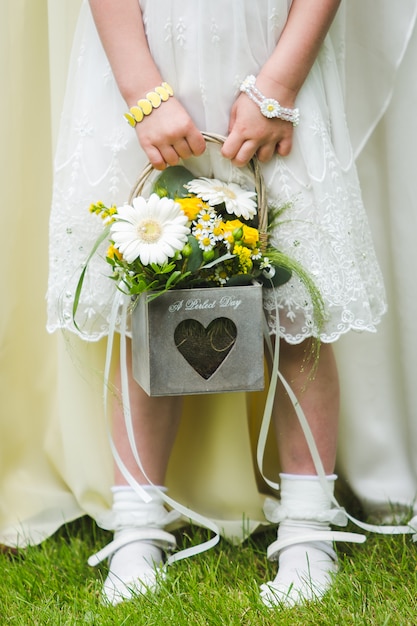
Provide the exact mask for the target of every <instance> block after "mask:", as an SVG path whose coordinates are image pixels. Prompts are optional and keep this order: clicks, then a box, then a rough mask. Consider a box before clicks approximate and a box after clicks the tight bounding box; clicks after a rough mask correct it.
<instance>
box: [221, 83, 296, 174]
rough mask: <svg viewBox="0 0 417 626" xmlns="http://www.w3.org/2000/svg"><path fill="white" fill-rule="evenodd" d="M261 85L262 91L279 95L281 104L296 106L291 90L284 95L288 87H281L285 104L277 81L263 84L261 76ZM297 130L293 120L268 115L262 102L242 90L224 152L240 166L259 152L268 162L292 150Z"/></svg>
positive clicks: (231, 117) (262, 160)
mask: <svg viewBox="0 0 417 626" xmlns="http://www.w3.org/2000/svg"><path fill="white" fill-rule="evenodd" d="M257 86H259V89H260V90H261V92H262V93H264V94H265V95H267V96H268V97H272V98H275V99H277V100H278V101H279V102H280V104H283V105H284V106H289V107H291V108H292V107H293V106H294V103H293V95H292V94H288V93H287V94H285V96H284V90H281V93H282V94H283V96H284V97H285V98H286V101H285V104H284V102H283V101H282V100H280V99H279V98H277V97H276V94H277V92H278V91H280V90H279V89H277V85H276V84H275V85H273V84H272V83H269V84H266V87H265V88H263V87H262V83H261V80H259V79H258V80H257ZM272 88H274V91H272ZM274 92H275V95H274ZM271 93H272V94H273V95H271ZM293 132H294V127H293V125H292V123H291V122H286V121H284V120H280V119H278V118H272V119H270V118H267V117H265V116H264V115H262V113H261V111H260V110H259V107H258V105H257V104H256V103H255V102H253V101H252V100H251V99H250V98H249V97H248V96H247V95H246V94H244V93H242V94H240V95H239V97H238V98H237V100H236V102H235V103H234V105H233V107H232V111H231V115H230V123H229V136H228V138H227V140H226V141H225V143H224V145H223V148H222V154H223V156H224V157H226V158H228V159H230V160H231V161H232V163H233V164H234V165H236V166H238V167H242V166H244V165H247V163H248V162H249V161H250V159H251V158H252V157H253V156H254V155H255V154H256V155H257V157H258V158H259V160H260V161H261V162H262V163H266V162H268V161H269V160H270V159H272V157H273V156H274V154H276V153H278V154H280V155H281V156H287V155H288V154H289V153H290V151H291V147H292V137H293Z"/></svg>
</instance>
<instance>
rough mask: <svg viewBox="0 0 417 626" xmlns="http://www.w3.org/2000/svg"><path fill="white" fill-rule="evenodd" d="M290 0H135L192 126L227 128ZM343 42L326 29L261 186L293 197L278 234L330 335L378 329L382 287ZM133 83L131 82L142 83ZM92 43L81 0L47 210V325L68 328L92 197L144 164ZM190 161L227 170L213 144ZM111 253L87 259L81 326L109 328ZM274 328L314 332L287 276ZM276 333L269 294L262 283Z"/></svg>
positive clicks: (88, 240)
mask: <svg viewBox="0 0 417 626" xmlns="http://www.w3.org/2000/svg"><path fill="white" fill-rule="evenodd" d="M290 4H291V3H290V1H289V0H260V1H258V2H253V0H210V2H207V1H206V0H179V1H174V0H142V1H141V6H142V9H143V15H144V20H145V25H146V31H147V35H148V39H149V43H150V47H151V51H152V53H153V55H154V58H155V60H156V63H157V64H158V66H159V68H160V70H161V74H162V76H163V78H164V80H167V81H168V82H169V83H171V85H172V86H173V88H174V90H175V93H176V96H177V97H178V98H179V99H180V100H181V101H182V102H183V104H184V105H185V106H186V108H187V109H188V110H189V112H190V114H191V115H192V117H193V119H194V121H195V122H196V124H197V125H198V126H199V128H200V129H201V130H205V131H208V132H213V133H219V134H223V135H224V134H225V133H226V131H227V127H228V117H229V111H230V108H231V105H232V103H233V101H234V100H235V98H236V96H237V94H238V93H239V85H240V83H241V81H242V80H243V78H245V76H246V75H248V74H255V75H256V74H257V72H258V71H259V68H260V67H261V66H262V64H263V63H264V61H265V60H266V59H267V58H268V56H269V55H270V53H271V52H272V50H273V48H274V46H275V44H276V42H277V40H278V38H279V36H280V33H281V32H282V29H283V27H284V25H285V22H286V19H287V15H288V10H289V6H290ZM341 55H342V47H341V46H340V49H339V48H337V46H336V47H334V41H333V38H332V37H331V36H330V35H329V36H328V37H327V38H326V41H325V43H324V45H323V47H322V50H321V52H320V55H319V58H318V60H317V61H316V63H315V65H314V67H313V69H312V71H311V73H310V75H309V77H308V79H307V80H306V82H305V84H304V86H303V88H302V90H301V91H300V93H299V96H298V99H297V106H298V107H299V109H300V112H301V121H300V124H299V126H298V127H297V128H296V129H295V133H294V146H293V150H292V152H291V154H290V155H289V156H288V157H285V158H281V157H278V156H277V157H276V158H274V159H273V161H272V162H270V163H269V164H267V165H266V166H265V167H264V176H265V181H266V184H267V187H268V192H269V197H270V199H271V201H272V202H273V203H275V204H282V203H285V202H287V201H291V208H290V209H288V210H287V212H286V214H285V220H284V221H283V223H282V224H281V225H280V226H279V228H278V229H277V230H276V232H275V233H274V238H273V242H274V244H275V245H276V246H277V247H278V248H279V249H281V250H283V251H284V252H286V253H288V254H290V255H292V256H293V257H294V258H295V259H297V260H298V261H299V262H300V263H301V264H302V265H303V266H304V268H305V269H306V270H307V271H308V272H309V273H310V275H311V277H312V278H313V279H314V281H315V283H316V285H317V287H318V288H319V290H320V291H321V294H322V296H323V298H324V301H325V303H326V314H327V321H326V324H325V327H324V329H323V332H322V335H321V338H322V340H323V341H326V342H331V341H334V340H336V339H338V337H340V335H342V334H344V333H346V332H347V331H348V330H350V329H356V330H370V331H374V330H375V325H376V324H377V323H378V321H379V319H380V317H381V315H382V314H383V312H384V311H385V296H384V287H383V282H382V278H381V274H380V270H379V267H378V263H377V261H376V257H375V253H374V249H373V245H372V241H371V237H370V231H369V227H368V223H367V219H366V216H365V212H364V208H363V206H362V200H361V194H360V189H359V185H358V181H357V176H356V171H355V167H354V162H353V155H352V150H351V146H350V142H349V138H348V133H347V129H346V123H345V117H344V113H343V110H344V108H343V90H342V86H341V80H340V76H339V69H338V63H339V62H340V61H341ZM138 95H140V94H138ZM125 110H126V105H125V103H124V102H123V100H122V98H121V97H120V95H119V93H118V90H117V86H116V84H115V81H114V78H113V76H112V73H111V70H110V68H109V64H108V62H107V60H106V57H105V54H104V51H103V49H102V47H101V44H100V42H99V39H98V36H97V33H96V31H95V27H94V23H93V21H92V18H91V15H90V11H89V7H88V4H87V3H85V4H84V6H83V9H82V11H81V16H80V22H79V26H78V31H77V36H76V40H75V46H74V52H73V58H72V64H71V70H70V77H69V83H68V89H67V94H66V99H65V108H64V111H63V117H62V123H61V131H60V136H59V140H58V148H57V153H56V162H55V179H54V192H53V206H52V213H51V219H50V274H49V288H48V316H49V320H48V329H49V330H50V331H53V330H55V329H57V328H59V327H64V328H67V329H70V330H74V331H76V329H75V328H74V326H73V322H72V305H73V299H74V292H75V286H76V283H77V280H78V276H79V274H80V271H81V268H82V266H83V263H84V261H85V259H86V257H87V256H88V253H89V251H90V249H91V247H92V245H93V243H94V241H95V239H96V237H97V236H98V234H99V233H100V232H101V229H102V225H101V223H100V220H99V219H98V218H96V217H94V216H92V215H91V214H90V213H89V212H88V207H89V205H90V204H91V202H95V201H97V200H102V201H103V202H105V203H115V204H122V203H124V202H125V201H126V200H127V198H128V195H129V191H130V189H131V187H132V185H133V183H134V181H135V179H136V178H137V175H138V174H139V172H140V171H141V169H142V168H143V167H144V165H145V162H146V161H145V158H144V155H143V153H142V151H141V149H140V147H139V145H138V142H137V139H136V135H135V133H134V131H133V130H132V129H131V128H130V127H129V126H128V125H127V124H126V122H125V121H124V119H123V117H122V114H123V112H124V111H125ZM187 166H189V167H190V169H192V170H193V171H194V172H195V173H196V174H204V175H206V176H210V175H212V174H213V175H215V176H217V177H219V178H224V179H227V178H230V177H231V176H233V177H234V178H236V179H237V180H239V178H240V176H241V173H240V172H237V171H232V170H231V168H230V167H229V165H228V163H227V162H225V160H224V159H222V158H220V156H219V154H218V151H213V150H208V151H207V154H206V155H205V156H204V157H203V158H201V159H198V160H197V159H194V160H192V161H190V162H187ZM108 274H109V266H108V265H107V263H106V262H105V260H104V259H100V258H97V259H95V260H94V261H93V262H92V263H90V265H89V272H88V275H87V278H86V281H85V285H84V289H83V293H82V297H81V300H80V305H79V312H78V323H79V325H80V327H81V328H82V329H83V337H84V338H87V339H89V340H98V339H99V338H100V337H102V336H104V335H105V334H106V333H107V331H108V320H109V314H110V308H111V303H112V301H113V298H114V294H115V286H114V283H113V282H112V281H111V280H109V278H108ZM277 294H278V301H279V306H280V309H281V312H280V328H279V333H280V334H281V336H282V337H284V338H285V339H286V340H287V341H289V342H291V343H298V342H300V341H302V340H303V339H305V338H306V337H308V336H311V335H314V334H315V332H316V331H315V328H314V324H313V322H312V305H311V302H310V301H309V298H308V294H307V293H306V292H305V290H304V287H303V286H302V284H301V283H300V281H298V280H297V278H296V277H294V278H292V279H291V281H290V282H289V283H287V284H286V285H284V286H283V287H280V288H279V289H278V291H277ZM265 308H266V309H268V310H270V312H271V315H270V316H269V320H270V328H271V332H276V328H275V321H274V315H273V310H274V299H273V298H272V297H271V294H268V292H266V294H265Z"/></svg>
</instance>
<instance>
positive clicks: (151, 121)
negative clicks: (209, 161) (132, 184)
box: [135, 97, 206, 170]
mask: <svg viewBox="0 0 417 626" xmlns="http://www.w3.org/2000/svg"><path fill="white" fill-rule="evenodd" d="M135 128H136V133H137V136H138V139H139V143H140V145H141V146H142V149H143V150H144V152H145V153H146V155H147V157H148V159H149V161H150V163H151V164H152V165H153V167H154V168H155V169H157V170H163V169H165V168H166V166H167V165H177V164H178V161H179V160H180V159H188V158H189V157H191V156H200V155H201V154H203V152H204V150H205V149H206V142H205V140H204V137H203V135H202V134H201V132H200V131H199V130H198V128H197V127H196V126H195V124H194V122H193V121H192V119H191V117H190V116H189V115H188V113H187V112H186V110H185V109H184V107H183V106H182V105H181V104H180V102H179V101H178V100H177V99H176V98H175V97H171V98H170V99H169V100H167V101H166V102H163V103H162V104H161V105H160V106H159V107H158V108H157V109H154V110H153V111H152V113H151V114H150V115H149V116H148V117H145V118H144V119H143V120H142V122H140V123H139V124H137V125H136V127H135Z"/></svg>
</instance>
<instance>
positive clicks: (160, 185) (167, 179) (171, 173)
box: [152, 165, 195, 198]
mask: <svg viewBox="0 0 417 626" xmlns="http://www.w3.org/2000/svg"><path fill="white" fill-rule="evenodd" d="M193 178H195V176H194V174H192V173H191V172H190V170H187V168H186V167H184V166H183V165H172V166H171V167H167V168H166V169H165V170H164V171H163V172H162V173H161V174H160V175H159V176H158V178H157V179H156V180H155V182H154V184H153V188H152V191H153V192H154V193H156V194H158V196H160V197H161V198H163V197H166V196H168V198H185V197H186V196H188V195H189V194H188V191H187V189H185V187H184V185H185V184H186V183H189V182H190V180H193Z"/></svg>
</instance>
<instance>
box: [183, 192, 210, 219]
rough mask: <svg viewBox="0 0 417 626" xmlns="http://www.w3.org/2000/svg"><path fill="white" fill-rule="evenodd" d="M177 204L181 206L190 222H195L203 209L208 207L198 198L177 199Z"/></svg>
mask: <svg viewBox="0 0 417 626" xmlns="http://www.w3.org/2000/svg"><path fill="white" fill-rule="evenodd" d="M175 202H177V203H178V204H179V205H180V207H181V209H182V210H183V212H184V213H185V215H186V216H187V217H188V219H189V221H190V222H192V221H193V220H195V218H196V217H197V215H198V214H199V213H200V211H201V209H205V208H206V207H207V206H208V205H207V204H206V203H205V202H203V201H202V199H201V198H197V197H196V196H192V197H189V198H175Z"/></svg>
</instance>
